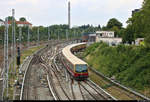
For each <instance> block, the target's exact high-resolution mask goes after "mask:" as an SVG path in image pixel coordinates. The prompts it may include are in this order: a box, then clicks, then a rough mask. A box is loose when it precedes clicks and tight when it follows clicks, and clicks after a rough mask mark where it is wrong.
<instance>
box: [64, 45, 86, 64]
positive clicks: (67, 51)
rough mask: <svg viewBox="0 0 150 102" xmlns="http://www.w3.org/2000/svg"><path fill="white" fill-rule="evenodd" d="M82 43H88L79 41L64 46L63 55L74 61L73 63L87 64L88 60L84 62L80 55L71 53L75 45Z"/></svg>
mask: <svg viewBox="0 0 150 102" xmlns="http://www.w3.org/2000/svg"><path fill="white" fill-rule="evenodd" d="M82 44H86V43H77V44H71V45H68V46H66V47H65V48H63V50H62V53H63V55H64V56H65V57H66V58H67V59H68V60H69V61H70V62H72V64H87V63H86V62H84V61H83V60H81V59H79V58H78V57H76V56H75V55H73V54H72V53H71V48H73V47H75V46H79V45H82Z"/></svg>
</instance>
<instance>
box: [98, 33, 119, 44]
mask: <svg viewBox="0 0 150 102" xmlns="http://www.w3.org/2000/svg"><path fill="white" fill-rule="evenodd" d="M101 41H102V42H105V43H107V44H109V45H118V44H120V43H122V38H116V37H115V36H114V31H97V32H96V42H101Z"/></svg>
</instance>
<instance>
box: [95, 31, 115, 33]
mask: <svg viewBox="0 0 150 102" xmlns="http://www.w3.org/2000/svg"><path fill="white" fill-rule="evenodd" d="M106 32H111V33H112V32H113V33H114V31H96V33H106Z"/></svg>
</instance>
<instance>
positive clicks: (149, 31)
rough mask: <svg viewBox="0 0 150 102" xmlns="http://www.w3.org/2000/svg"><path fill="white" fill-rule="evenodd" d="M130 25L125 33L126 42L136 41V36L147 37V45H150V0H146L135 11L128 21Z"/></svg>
mask: <svg viewBox="0 0 150 102" xmlns="http://www.w3.org/2000/svg"><path fill="white" fill-rule="evenodd" d="M127 23H128V26H127V28H126V32H125V33H124V36H123V39H124V42H127V41H128V42H130V43H131V41H134V40H135V39H136V38H141V37H144V38H145V42H146V45H147V46H149V45H150V0H144V2H143V5H142V8H141V9H140V10H139V11H138V12H135V13H134V14H133V15H132V17H131V18H129V19H128V21H127ZM149 47H150V46H149Z"/></svg>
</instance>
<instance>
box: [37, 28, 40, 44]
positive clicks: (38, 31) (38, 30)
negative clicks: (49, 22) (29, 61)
mask: <svg viewBox="0 0 150 102" xmlns="http://www.w3.org/2000/svg"><path fill="white" fill-rule="evenodd" d="M37 33H38V36H37V37H38V41H37V45H38V46H39V40H40V29H39V27H38V29H37Z"/></svg>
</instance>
